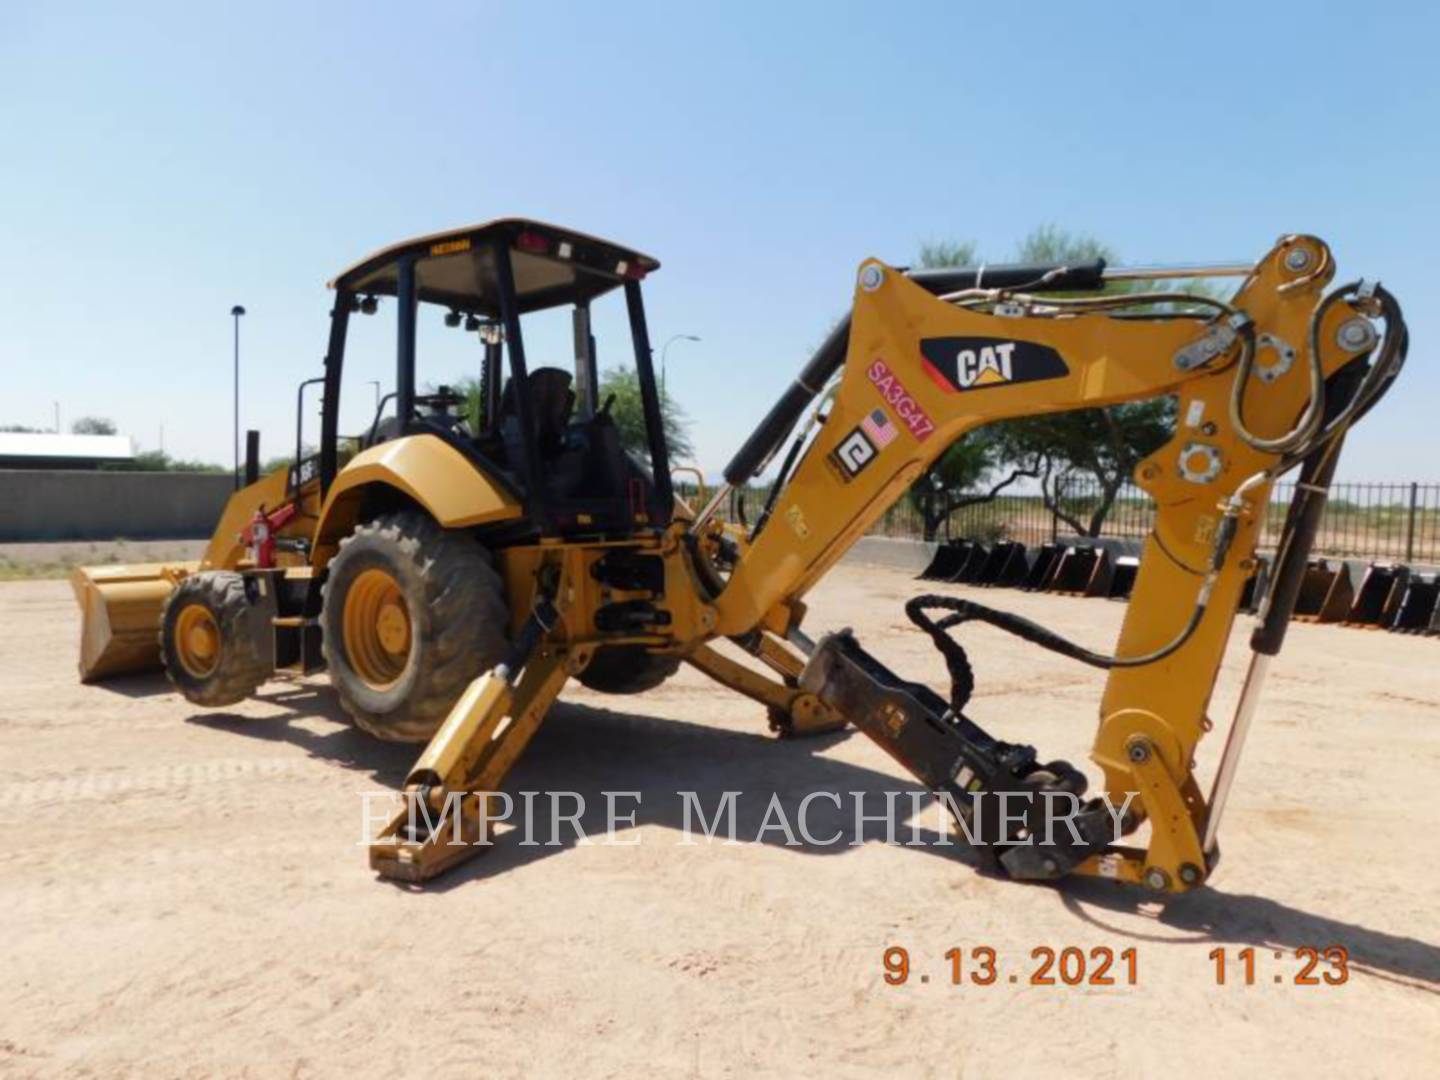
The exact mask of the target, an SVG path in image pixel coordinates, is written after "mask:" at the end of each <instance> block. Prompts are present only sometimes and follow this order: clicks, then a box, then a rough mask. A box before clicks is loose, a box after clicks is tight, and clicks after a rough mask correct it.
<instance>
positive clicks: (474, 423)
mask: <svg viewBox="0 0 1440 1080" xmlns="http://www.w3.org/2000/svg"><path fill="white" fill-rule="evenodd" d="M659 265H660V264H659V262H657V261H656V260H655V259H653V258H651V257H650V256H648V255H643V254H641V253H639V252H636V251H632V250H629V249H627V248H622V247H620V246H619V245H616V244H612V243H610V242H609V241H606V240H600V239H598V238H596V237H593V236H587V235H585V234H583V233H578V232H573V231H571V230H568V229H561V228H557V227H555V226H553V225H546V224H543V223H541V222H536V221H529V220H523V219H518V218H505V219H500V220H496V221H492V222H489V223H487V224H484V225H477V226H472V227H470V228H464V229H455V230H451V231H449V232H443V233H436V234H433V235H429V236H422V237H418V238H416V239H414V240H407V241H405V242H403V243H399V244H394V245H392V246H390V247H387V248H384V249H383V250H381V251H378V252H376V253H375V254H373V255H371V256H370V257H368V258H366V259H364V260H362V261H361V262H359V263H356V264H355V265H354V266H352V267H350V268H349V269H347V270H345V271H343V272H342V273H341V274H340V275H339V276H338V277H336V278H335V280H334V281H332V282H331V283H330V287H331V288H333V289H334V290H335V292H336V302H335V308H334V310H333V312H332V315H331V319H332V322H331V340H330V349H329V352H328V354H327V357H326V375H325V380H324V382H325V405H324V408H323V409H322V416H323V423H324V431H323V432H322V436H321V449H320V455H319V473H320V478H321V486H322V488H324V489H328V487H329V485H330V483H331V481H332V480H333V479H334V476H335V472H336V464H337V452H336V449H335V446H336V443H337V440H338V434H337V431H338V427H337V419H336V418H337V414H338V412H339V408H338V400H339V388H340V371H341V367H342V363H343V356H344V348H345V335H346V327H347V325H348V322H349V318H350V316H351V315H352V314H354V313H357V312H358V313H361V314H367V315H368V314H374V313H375V312H376V310H377V309H378V307H379V298H382V297H393V298H394V299H395V300H396V310H397V316H396V328H397V337H396V350H395V353H396V367H395V390H394V392H393V393H392V394H389V395H386V396H385V398H383V399H382V400H381V401H380V402H379V403H378V405H377V408H376V412H375V418H374V421H373V422H372V423H371V424H370V425H369V426H368V428H367V430H366V431H365V432H363V433H362V435H361V443H362V444H364V445H373V444H375V443H377V442H382V441H385V440H386V439H391V438H398V437H401V436H405V435H421V434H427V435H434V436H437V437H438V438H441V439H443V440H444V441H445V442H446V443H448V444H449V445H451V446H452V447H454V448H455V449H457V450H459V451H460V452H461V453H462V454H464V455H465V456H466V457H467V458H469V459H470V460H471V461H472V463H473V464H475V466H476V467H477V468H478V469H480V470H481V471H483V472H484V473H485V474H486V475H488V476H489V477H490V478H491V479H492V480H493V481H494V482H495V483H497V484H498V485H500V486H502V487H504V488H506V489H508V490H509V491H510V492H511V493H512V494H513V495H515V496H516V497H517V499H519V501H520V502H522V503H523V505H524V506H525V507H526V516H527V518H528V519H529V522H530V524H531V525H533V526H534V527H535V528H537V529H538V531H539V532H540V533H541V534H542V535H573V534H580V533H603V534H629V533H632V532H634V531H635V530H636V529H637V528H642V527H646V526H664V525H665V524H667V523H668V521H669V518H670V514H671V509H672V506H673V496H672V493H671V486H670V476H669V462H668V455H667V449H666V445H665V439H664V433H663V427H662V423H661V414H660V399H659V394H658V391H657V388H656V383H655V378H654V373H653V370H652V367H651V361H650V342H649V335H648V331H647V328H646V325H645V312H644V306H643V304H642V301H641V294H640V282H641V280H642V279H643V278H644V277H645V276H646V274H648V273H650V272H651V271H652V270H655V269H658V268H659ZM617 289H618V290H622V291H623V293H624V299H625V306H626V312H627V315H628V318H629V323H630V336H631V345H632V348H633V350H634V360H635V371H636V373H637V375H638V377H639V384H640V392H641V399H642V403H643V409H644V415H645V422H646V425H645V426H646V443H647V449H648V451H649V458H650V466H651V468H650V469H647V468H646V467H645V465H644V464H643V463H641V462H640V461H637V460H636V459H635V458H634V457H632V456H631V455H630V454H628V453H626V451H625V450H624V448H623V447H622V445H621V441H620V433H619V430H618V429H617V428H616V425H615V423H614V421H613V420H612V419H611V417H610V415H609V406H610V403H608V402H602V401H600V400H599V382H598V371H597V364H596V351H595V338H594V336H593V334H592V333H591V327H590V316H591V302H592V301H594V300H595V299H597V298H599V297H601V296H603V295H605V294H606V293H609V292H611V291H613V290H617ZM422 305H429V306H430V310H435V311H437V314H438V315H440V316H443V321H444V325H445V326H446V327H449V328H452V329H453V328H462V327H463V330H464V331H465V332H466V333H474V334H476V335H477V336H478V340H479V344H480V346H481V349H480V364H479V371H480V378H479V388H480V389H479V402H478V408H474V407H470V406H472V402H470V401H469V400H467V396H466V395H465V394H461V393H458V392H456V391H455V390H453V389H451V388H450V387H447V386H440V387H439V388H438V389H437V390H435V391H434V392H432V393H420V392H417V390H416V379H415V368H416V326H417V320H418V319H419V318H420V317H421V311H422V310H423V309H422ZM567 307H568V308H569V309H570V316H571V323H572V328H573V341H574V365H573V372H572V371H570V370H566V369H565V368H563V367H559V366H551V365H545V366H537V367H534V368H531V367H530V366H529V364H528V362H527V358H526V354H525V342H524V338H523V336H522V329H521V324H522V316H526V315H530V314H532V313H535V312H540V311H545V310H550V309H563V308H567ZM471 412H476V413H478V415H469V413H471ZM386 413H389V415H388V416H387V415H384V414H386ZM651 469H653V475H652V472H651Z"/></svg>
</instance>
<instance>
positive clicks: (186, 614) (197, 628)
mask: <svg viewBox="0 0 1440 1080" xmlns="http://www.w3.org/2000/svg"><path fill="white" fill-rule="evenodd" d="M175 655H176V658H177V659H178V660H179V661H180V666H181V667H182V668H184V669H185V671H186V672H187V673H188V674H190V675H192V676H193V677H195V678H197V679H208V678H209V677H210V676H211V675H213V674H215V669H216V668H217V667H218V666H219V664H220V624H219V623H217V622H216V621H215V616H214V615H212V614H211V613H210V609H209V608H207V607H205V606H204V605H203V604H188V605H186V606H185V607H183V608H181V609H180V615H179V617H178V618H177V619H176V620H175Z"/></svg>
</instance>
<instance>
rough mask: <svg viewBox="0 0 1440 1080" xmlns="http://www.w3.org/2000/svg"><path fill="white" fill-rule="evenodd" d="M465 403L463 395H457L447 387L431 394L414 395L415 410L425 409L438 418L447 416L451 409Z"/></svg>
mask: <svg viewBox="0 0 1440 1080" xmlns="http://www.w3.org/2000/svg"><path fill="white" fill-rule="evenodd" d="M465 402H466V397H465V395H464V394H461V393H457V392H456V391H455V390H452V389H451V388H450V387H448V386H442V387H440V389H438V390H436V391H435V393H433V394H416V395H415V407H416V409H417V410H418V409H420V408H426V409H429V410H430V411H431V413H432V415H434V414H438V415H440V416H449V414H450V410H451V409H456V408H459V407H460V406H461V405H464V404H465Z"/></svg>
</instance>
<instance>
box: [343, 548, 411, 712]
mask: <svg viewBox="0 0 1440 1080" xmlns="http://www.w3.org/2000/svg"><path fill="white" fill-rule="evenodd" d="M341 625H342V627H343V629H344V634H345V656H346V659H348V660H349V661H350V667H351V668H352V669H353V670H354V672H355V674H356V675H358V676H360V680H361V681H362V682H364V683H365V685H366V686H368V687H370V688H371V689H372V690H388V689H389V688H390V687H392V686H394V685H395V683H396V682H397V681H399V679H400V676H401V675H402V674H404V672H405V664H406V663H407V662H408V661H409V659H410V640H411V633H410V612H409V610H408V609H407V608H406V607H405V595H404V594H403V593H402V592H401V591H400V584H399V583H398V582H397V581H396V580H395V579H394V578H393V577H391V576H390V574H389V572H388V571H385V570H378V569H374V570H365V571H363V572H362V573H361V574H360V576H359V577H357V578H356V579H355V580H354V581H353V582H352V583H351V585H350V590H349V591H348V592H347V593H346V594H345V613H344V617H343V618H342V619H341Z"/></svg>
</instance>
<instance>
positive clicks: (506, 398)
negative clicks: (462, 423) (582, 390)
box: [500, 367, 575, 457]
mask: <svg viewBox="0 0 1440 1080" xmlns="http://www.w3.org/2000/svg"><path fill="white" fill-rule="evenodd" d="M525 382H526V386H527V388H528V389H529V391H530V415H531V418H532V419H533V420H534V423H535V435H536V439H537V441H538V442H539V444H540V456H541V457H553V456H554V455H555V454H558V453H559V452H560V451H561V450H562V449H563V448H564V445H565V432H566V430H567V429H568V428H569V426H570V417H571V416H572V415H573V414H574V412H575V391H574V390H572V389H571V388H570V387H571V384H572V383H573V382H574V379H573V378H572V376H571V375H570V373H569V372H568V371H566V370H564V369H563V368H555V367H542V368H536V369H535V370H534V371H532V372H530V373H529V375H528V377H527V378H526V380H525ZM518 421H519V412H518V409H517V407H516V401H515V380H514V379H511V380H509V381H508V382H506V383H505V390H504V392H503V393H502V394H501V395H500V426H501V430H502V431H504V430H505V429H507V428H510V427H514V428H515V430H516V434H517V436H518V433H519V423H518ZM506 441H507V442H508V441H509V438H508V434H507V438H506Z"/></svg>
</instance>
